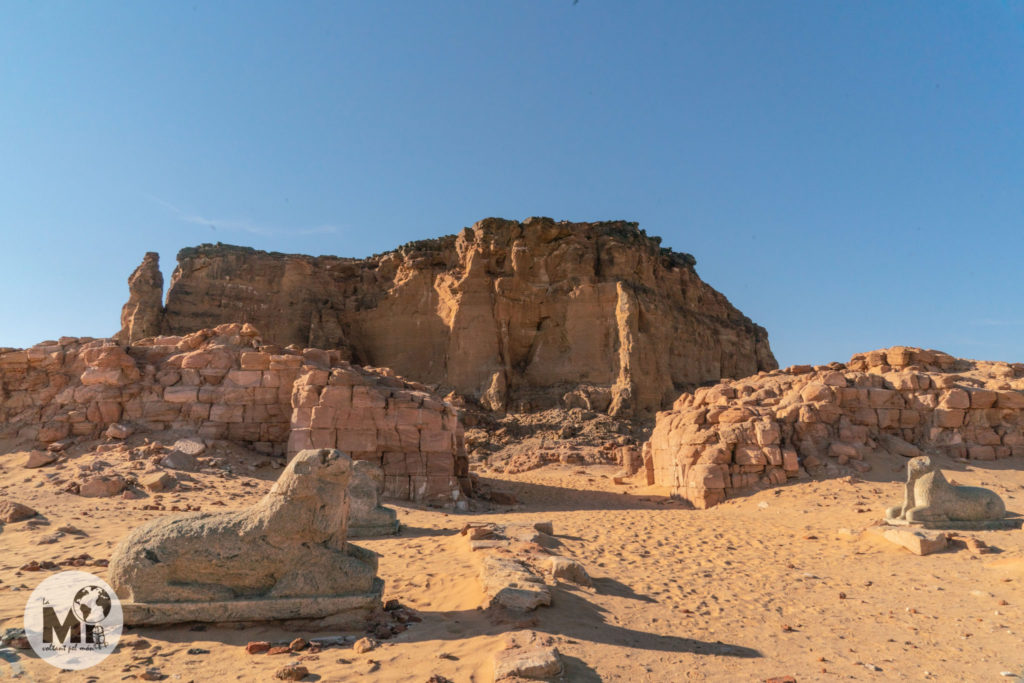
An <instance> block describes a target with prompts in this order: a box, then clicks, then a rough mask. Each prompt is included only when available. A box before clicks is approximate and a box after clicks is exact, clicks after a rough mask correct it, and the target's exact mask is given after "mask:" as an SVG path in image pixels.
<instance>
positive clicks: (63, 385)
mask: <svg viewBox="0 0 1024 683" xmlns="http://www.w3.org/2000/svg"><path fill="white" fill-rule="evenodd" d="M163 430H180V431H185V432H189V433H191V434H193V435H194V436H195V437H196V438H197V439H199V440H207V441H210V440H218V439H223V440H228V441H232V442H236V443H238V444H241V445H245V446H247V447H250V448H252V449H254V450H256V451H259V452H261V453H265V454H268V455H285V454H287V455H294V454H295V453H296V452H298V451H299V450H302V449H303V448H341V449H342V450H344V451H345V452H346V453H348V454H350V455H351V456H352V457H353V458H354V459H356V460H365V461H369V462H372V463H375V464H377V465H379V466H381V467H382V468H383V472H384V479H385V485H386V488H387V493H388V494H389V495H391V496H396V497H400V498H405V499H411V500H416V501H423V502H430V501H442V502H452V501H453V499H459V498H461V497H462V496H463V495H465V494H466V493H468V487H469V480H468V476H467V475H468V471H467V470H468V465H467V462H466V456H465V446H464V443H463V431H462V426H461V424H460V423H459V420H458V417H457V413H456V410H455V408H454V407H453V406H451V405H450V404H448V403H446V402H444V401H443V400H441V399H439V398H438V397H437V396H436V395H434V394H432V393H431V392H430V391H428V390H427V388H426V387H425V386H423V385H422V384H417V383H415V382H407V381H405V380H403V379H401V378H399V377H398V376H396V375H395V374H394V372H392V371H391V370H388V369H374V368H362V367H359V366H355V365H351V364H350V363H348V362H346V361H343V360H341V357H340V354H339V353H338V352H337V351H325V350H322V349H311V348H309V349H298V348H296V347H291V348H282V347H280V346H274V345H267V344H264V343H263V342H262V339H261V336H260V334H259V332H258V331H257V330H256V329H255V328H253V327H252V326H251V325H243V324H240V323H233V324H225V325H220V326H218V327H216V328H213V329H206V330H201V331H198V332H194V333H192V334H188V335H185V336H164V337H154V338H149V339H142V340H137V341H136V342H135V343H133V344H132V345H131V346H123V345H121V344H119V343H117V342H116V341H115V340H113V339H89V338H83V339H76V338H62V339H60V340H59V341H49V342H43V343H42V344H38V345H36V346H33V347H32V348H29V349H3V350H0V439H13V440H15V441H17V442H20V443H28V444H31V445H33V446H37V447H40V448H45V447H47V446H49V447H53V448H61V447H63V446H64V445H65V442H66V440H68V439H80V440H87V439H100V438H103V437H106V438H110V439H119V438H125V437H126V436H128V435H129V434H131V433H132V432H160V431H163ZM199 445H200V446H201V445H202V444H201V442H200V444H199ZM185 455H186V456H187V455H188V454H185ZM172 464H174V463H172Z"/></svg>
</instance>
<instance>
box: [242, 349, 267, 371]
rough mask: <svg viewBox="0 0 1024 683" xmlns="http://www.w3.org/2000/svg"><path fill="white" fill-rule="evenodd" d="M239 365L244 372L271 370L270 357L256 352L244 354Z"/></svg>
mask: <svg viewBox="0 0 1024 683" xmlns="http://www.w3.org/2000/svg"><path fill="white" fill-rule="evenodd" d="M239 364H240V365H241V368H242V369H243V370H267V369H269V368H270V356H269V355H268V354H266V353H259V352H255V351H245V352H242V354H241V356H240V358H239Z"/></svg>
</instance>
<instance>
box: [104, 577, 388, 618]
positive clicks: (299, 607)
mask: <svg viewBox="0 0 1024 683" xmlns="http://www.w3.org/2000/svg"><path fill="white" fill-rule="evenodd" d="M383 592H384V582H383V581H381V580H380V579H377V580H376V581H374V586H373V590H372V591H371V592H369V593H356V594H352V595H316V596H309V597H301V598H254V599H249V600H246V599H244V598H243V599H240V600H224V601H202V602H200V601H196V602H157V603H140V602H122V603H121V609H122V610H123V612H124V623H125V624H127V625H131V626H153V625H158V624H181V623H185V622H190V621H199V622H205V623H222V622H224V623H238V622H248V621H293V620H307V621H312V620H316V621H317V623H318V624H319V625H323V626H324V627H330V628H340V627H346V626H353V627H361V626H363V625H364V622H365V621H366V618H367V616H368V615H369V614H370V612H372V611H373V610H374V609H376V608H379V607H380V605H381V595H382V593H383Z"/></svg>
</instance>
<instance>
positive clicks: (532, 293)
mask: <svg viewBox="0 0 1024 683" xmlns="http://www.w3.org/2000/svg"><path fill="white" fill-rule="evenodd" d="M660 241H661V240H660V238H657V237H648V236H647V234H646V233H645V232H644V231H642V230H640V229H638V227H637V224H636V223H629V222H625V221H610V222H598V223H570V222H567V221H554V220H552V219H550V218H529V219H527V220H525V221H523V222H517V221H512V220H503V219H498V218H488V219H485V220H483V221H480V222H478V223H476V224H475V225H474V226H472V227H470V228H465V229H464V230H462V232H460V233H459V234H458V235H450V236H446V237H441V238H439V239H434V240H424V241H419V242H412V243H409V244H406V245H404V246H402V247H400V248H398V249H396V250H394V251H391V252H387V253H384V254H380V255H375V256H372V257H370V258H366V259H353V258H340V257H334V256H318V257H314V256H303V255H297V254H280V253H267V252H263V251H257V250H254V249H249V248H245V247H235V246H229V245H221V244H217V245H209V244H205V245H201V246H199V247H195V248H188V249H183V250H182V251H181V252H180V253H179V254H178V265H177V268H176V269H175V270H174V274H173V276H172V278H171V283H170V287H169V288H168V291H167V296H166V304H165V305H163V306H161V304H160V301H161V298H162V291H161V290H162V285H163V280H162V277H161V276H160V272H159V268H158V262H157V256H156V254H147V255H146V258H145V260H144V261H143V262H142V264H141V265H140V266H139V267H138V269H136V271H135V272H134V273H133V274H132V276H131V278H130V280H129V285H130V298H129V301H128V303H126V304H125V306H124V309H123V311H122V315H121V324H122V329H121V331H120V332H119V334H118V339H119V340H120V341H121V342H122V343H125V344H131V343H134V342H135V341H137V340H139V339H143V338H147V337H155V336H159V335H184V334H188V333H191V332H194V331H196V330H199V329H204V328H212V327H215V326H217V325H219V324H223V323H233V322H244V323H251V324H253V325H254V326H255V327H256V328H257V329H259V330H260V331H261V333H262V334H263V335H264V341H265V342H266V343H273V344H279V345H290V344H296V345H298V346H299V347H300V348H307V347H308V348H323V349H338V350H340V351H341V352H342V355H343V358H344V359H345V360H349V361H352V362H354V363H358V364H362V365H370V366H374V367H389V368H392V369H394V370H395V372H397V373H399V374H400V375H403V376H406V377H410V378H414V379H416V380H417V381H420V382H423V383H426V384H429V385H432V386H436V387H437V388H438V389H439V390H440V391H441V392H442V393H446V392H447V391H449V390H454V391H456V392H457V393H459V394H461V395H463V396H465V397H467V398H470V399H474V400H478V401H479V402H480V403H481V404H482V405H483V406H484V407H485V408H488V409H491V410H504V409H509V410H513V411H517V412H526V411H531V410H539V409H544V408H550V407H556V406H559V405H562V406H567V407H571V406H572V405H578V406H580V407H585V408H587V409H592V410H599V411H602V412H609V413H610V414H612V415H615V416H621V417H641V416H647V415H650V414H652V413H653V412H655V411H657V410H660V409H662V408H664V407H667V406H668V405H670V404H671V402H672V401H673V400H674V399H675V398H676V396H678V395H679V393H680V392H681V391H683V390H686V389H692V388H694V387H696V386H699V385H701V384H704V383H707V382H713V381H716V380H718V379H720V378H722V377H745V376H748V375H752V374H756V373H757V372H759V371H762V370H774V369H775V368H776V367H777V364H776V362H775V358H774V356H773V355H772V352H771V349H770V348H769V346H768V335H767V333H766V331H765V330H764V328H762V327H760V326H758V325H756V324H754V323H753V322H751V321H750V320H749V319H748V318H747V317H746V316H744V315H743V314H742V313H741V312H740V311H738V310H737V309H736V308H734V307H733V306H732V305H731V304H730V303H729V302H728V300H727V299H726V298H725V296H723V295H722V294H720V293H719V292H717V291H715V290H714V289H712V288H711V287H710V286H708V285H707V284H705V283H704V282H702V281H701V279H700V278H699V277H698V276H697V273H696V271H695V270H694V264H695V260H694V258H693V257H692V256H690V255H688V254H681V253H676V252H674V251H672V250H670V249H665V248H662V247H660Z"/></svg>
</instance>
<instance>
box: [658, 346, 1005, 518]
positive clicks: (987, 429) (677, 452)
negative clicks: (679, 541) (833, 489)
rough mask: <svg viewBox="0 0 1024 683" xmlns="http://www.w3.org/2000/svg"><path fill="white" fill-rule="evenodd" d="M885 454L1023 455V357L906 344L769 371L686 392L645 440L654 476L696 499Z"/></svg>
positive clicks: (716, 498) (855, 467) (852, 465)
mask: <svg viewBox="0 0 1024 683" xmlns="http://www.w3.org/2000/svg"><path fill="white" fill-rule="evenodd" d="M875 452H879V453H888V454H890V455H891V457H895V458H902V457H916V456H921V455H922V454H924V453H926V452H928V453H935V454H945V455H950V456H953V457H961V458H971V459H977V460H993V459H996V458H1004V457H1008V456H1010V455H1017V456H1021V455H1024V364H1021V363H1015V364H1010V363H1000V362H986V361H971V360H964V359H958V358H954V357H952V356H950V355H949V354H946V353H942V352H941V351H932V350H925V349H918V348H910V347H903V346H897V347H892V348H889V349H882V350H878V351H871V352H870V353H863V354H857V355H855V356H853V358H851V359H850V361H849V362H848V363H845V364H844V363H831V364H829V365H825V366H818V367H813V368H812V367H811V366H793V367H790V368H786V369H785V370H781V371H774V372H763V373H760V374H758V375H757V376H753V377H747V378H745V379H741V380H736V381H724V382H720V383H719V384H717V385H715V386H711V387H705V388H701V389H698V390H697V391H695V392H693V393H687V394H683V395H682V396H680V397H679V399H678V400H677V401H676V402H675V404H674V405H673V407H672V410H669V411H665V412H661V413H658V416H657V423H656V425H655V428H654V432H653V433H652V434H651V438H650V440H649V441H648V442H647V444H645V445H644V458H645V465H648V466H649V467H650V468H651V470H652V471H653V477H654V480H655V482H656V483H658V484H661V485H664V486H668V487H670V489H671V490H672V492H673V493H674V494H675V495H678V496H680V497H682V498H685V499H687V500H689V501H690V502H692V503H693V504H694V505H695V506H697V507H709V506H712V505H715V504H717V503H719V502H721V501H722V500H724V499H725V498H726V497H727V496H728V495H730V494H732V493H734V492H739V491H743V490H749V489H750V488H752V487H755V486H772V485H777V484H782V483H784V482H785V481H786V480H787V479H788V478H792V477H796V476H798V475H799V474H800V473H801V472H802V471H803V470H805V469H806V470H807V471H810V472H812V473H814V474H818V473H821V474H825V475H830V474H831V475H835V476H839V475H842V474H851V473H854V474H855V473H858V472H865V471H867V470H868V469H870V466H869V464H868V463H866V462H865V461H864V459H865V457H866V456H867V455H870V454H872V453H875ZM940 476H941V475H940Z"/></svg>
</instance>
